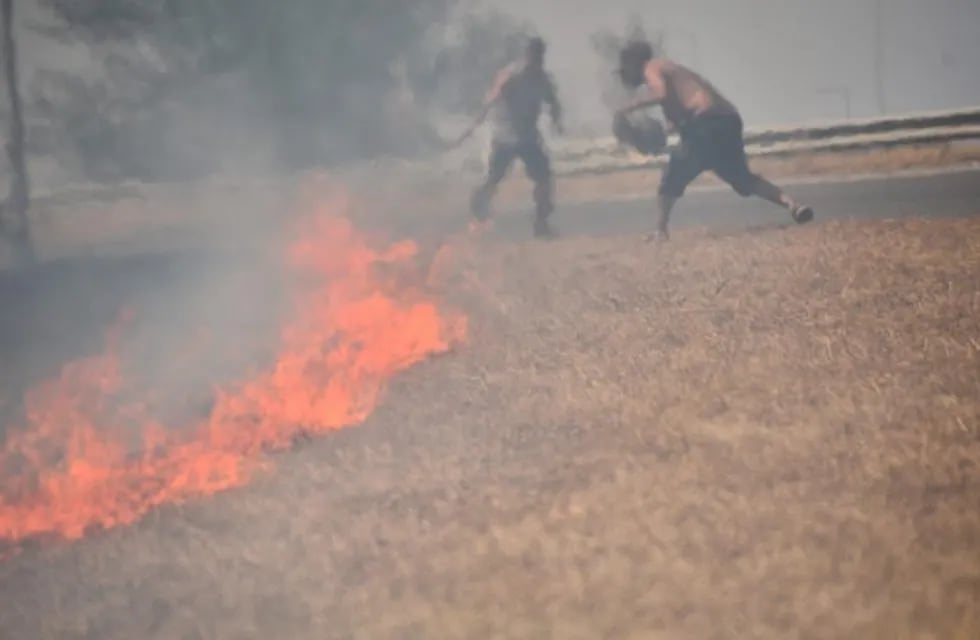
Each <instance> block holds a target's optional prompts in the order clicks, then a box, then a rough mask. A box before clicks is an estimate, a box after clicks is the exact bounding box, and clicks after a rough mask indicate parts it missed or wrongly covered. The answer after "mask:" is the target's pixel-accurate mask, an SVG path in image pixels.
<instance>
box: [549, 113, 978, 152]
mask: <svg viewBox="0 0 980 640" xmlns="http://www.w3.org/2000/svg"><path fill="white" fill-rule="evenodd" d="M974 125H980V108H976V107H974V108H970V109H956V110H951V111H930V112H923V113H915V114H905V115H901V116H886V117H878V118H864V119H853V120H840V121H831V122H827V123H823V124H817V123H814V124H809V125H789V126H784V127H753V128H748V129H746V131H745V144H746V147H753V148H762V147H765V146H769V145H777V144H780V143H786V142H792V141H800V142H802V141H807V140H828V139H832V138H845V137H851V136H863V135H869V134H885V133H899V132H909V133H910V134H911V133H912V132H916V131H922V130H930V129H934V130H940V129H942V130H952V128H955V127H969V126H974ZM619 146H620V145H619V144H618V143H617V142H616V140H615V139H614V138H612V136H606V137H602V138H595V139H590V140H585V139H583V140H571V141H567V142H565V141H560V142H556V144H554V145H553V147H552V152H553V154H554V157H555V159H556V160H560V161H570V160H573V159H575V158H579V157H584V156H588V155H596V154H608V153H611V152H615V151H616V150H617V149H619Z"/></svg>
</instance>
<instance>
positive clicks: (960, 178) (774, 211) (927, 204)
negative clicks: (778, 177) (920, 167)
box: [496, 169, 980, 236]
mask: <svg viewBox="0 0 980 640" xmlns="http://www.w3.org/2000/svg"><path fill="white" fill-rule="evenodd" d="M784 186H785V189H786V191H787V192H788V193H790V194H791V195H792V196H793V197H794V198H796V199H797V200H799V201H801V202H805V203H807V204H809V205H810V206H812V207H813V208H814V210H815V212H816V214H817V221H818V222H819V221H820V220H828V219H844V218H861V219H872V218H879V219H884V218H899V217H907V216H923V217H963V216H970V215H975V214H980V169H971V170H968V171H956V172H948V173H937V174H921V175H907V174H906V175H901V174H900V175H895V176H891V177H873V178H867V179H852V180H836V181H835V180H828V181H826V182H819V183H816V182H809V183H796V184H794V183H793V182H787V183H785V185H784ZM559 196H560V194H559ZM653 196H654V194H651V197H650V198H647V199H641V200H622V201H615V202H595V203H587V204H577V203H576V204H567V205H562V204H561V203H560V202H559V209H558V210H557V211H556V213H555V217H554V221H555V224H556V225H557V226H558V228H559V230H560V231H561V233H562V235H564V236H569V235H572V236H577V235H611V234H625V233H638V232H645V231H649V230H651V229H652V227H653V224H654V221H655V219H656V203H655V200H654V197H653ZM529 206H530V205H529ZM528 210H529V209H528ZM528 210H525V211H524V212H516V214H515V213H508V214H505V215H501V216H500V217H499V218H498V221H497V225H496V228H497V231H498V233H501V234H503V235H508V236H510V235H527V234H528V233H529V218H528V216H529V215H530V214H529V213H528V212H527V211H528ZM788 221H789V218H788V216H787V215H786V214H785V213H784V212H783V211H782V210H781V209H780V208H779V207H776V206H774V205H771V204H769V203H767V202H765V201H762V200H759V199H757V198H742V197H740V196H738V195H737V194H736V193H734V192H733V191H731V190H728V189H702V190H691V191H689V192H688V194H687V195H686V196H685V197H684V198H683V199H682V200H681V201H680V202H679V203H678V204H677V207H676V208H675V209H674V214H673V216H672V221H671V228H672V229H675V230H676V229H680V228H683V227H690V226H702V225H703V226H712V227H725V228H731V227H756V226H770V225H778V224H784V223H787V222H788Z"/></svg>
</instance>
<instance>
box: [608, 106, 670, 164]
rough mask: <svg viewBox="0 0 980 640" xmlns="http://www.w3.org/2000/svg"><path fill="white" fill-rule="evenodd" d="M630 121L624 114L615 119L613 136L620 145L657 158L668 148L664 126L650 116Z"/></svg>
mask: <svg viewBox="0 0 980 640" xmlns="http://www.w3.org/2000/svg"><path fill="white" fill-rule="evenodd" d="M633 118H634V119H632V120H631V119H630V116H627V115H626V114H623V113H617V114H616V116H615V117H614V118H613V135H614V136H615V137H616V140H618V141H619V142H620V143H622V144H625V145H628V146H630V147H633V148H634V149H636V150H637V151H639V152H640V153H642V154H644V155H648V156H655V155H657V154H659V153H660V152H661V151H663V150H664V149H665V148H666V147H667V132H666V130H665V129H664V125H663V124H662V123H661V122H660V121H659V120H657V119H656V118H652V117H650V116H642V117H640V118H637V117H636V116H633Z"/></svg>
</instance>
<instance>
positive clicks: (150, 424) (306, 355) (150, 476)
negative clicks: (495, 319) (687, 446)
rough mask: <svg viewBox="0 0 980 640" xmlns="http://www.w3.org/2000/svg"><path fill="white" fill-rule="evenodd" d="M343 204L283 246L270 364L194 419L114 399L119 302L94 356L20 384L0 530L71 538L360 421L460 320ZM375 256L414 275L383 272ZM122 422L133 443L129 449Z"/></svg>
mask: <svg viewBox="0 0 980 640" xmlns="http://www.w3.org/2000/svg"><path fill="white" fill-rule="evenodd" d="M346 204H347V203H346V200H345V199H344V198H343V197H342V196H341V197H340V198H335V199H334V200H333V201H331V202H328V203H327V204H326V205H320V206H318V207H317V210H316V211H314V213H313V215H312V216H309V217H307V218H306V219H305V226H304V228H303V229H302V237H301V240H300V241H299V242H297V243H296V244H295V245H294V246H293V248H292V251H291V252H290V260H289V263H290V268H291V269H292V270H293V272H294V273H295V274H296V275H299V276H301V278H297V280H298V281H300V282H302V284H301V285H298V291H297V294H298V295H297V296H296V300H297V302H296V310H295V313H294V315H293V318H292V320H291V321H290V322H289V323H287V324H286V326H285V327H284V329H283V330H282V333H281V339H280V341H281V345H280V350H279V355H278V357H277V358H276V361H275V363H274V364H273V365H272V366H271V367H270V368H269V369H268V370H267V371H265V372H264V373H262V374H261V375H258V376H256V377H254V378H253V379H251V380H249V381H247V382H245V383H243V384H241V385H239V386H236V387H234V388H226V389H223V390H219V391H218V392H216V398H215V403H214V405H213V409H212V410H211V412H210V414H209V415H208V417H207V418H206V419H205V420H202V421H201V422H200V423H198V424H194V425H189V428H182V429H167V428H164V426H163V425H160V424H157V423H155V422H154V421H153V420H152V419H151V418H149V417H148V416H149V412H148V411H147V410H146V408H145V403H140V402H132V401H130V402H122V401H120V400H119V399H118V397H117V396H118V393H117V392H118V391H119V390H120V388H121V385H122V374H121V366H120V357H119V343H120V339H121V337H122V335H123V334H124V333H125V329H126V328H127V323H128V321H129V320H130V319H131V317H132V314H129V313H127V314H124V315H123V317H122V321H121V322H120V323H119V324H118V326H115V327H113V328H112V329H111V330H110V331H109V332H108V335H107V339H106V349H105V352H104V353H102V354H100V355H96V356H92V357H89V358H85V359H82V360H79V361H77V362H73V363H70V364H68V365H66V366H65V367H64V368H63V370H62V371H61V374H60V375H59V376H58V377H57V378H55V379H53V380H50V381H47V382H45V383H43V384H40V385H38V386H37V387H35V388H34V389H32V390H31V391H30V392H28V394H27V396H26V398H25V416H26V423H27V424H26V425H25V426H24V427H22V428H17V429H12V430H9V435H8V437H7V440H6V442H5V443H4V446H3V448H2V449H0V479H2V480H3V481H4V486H5V489H4V492H3V495H0V541H6V542H7V543H8V544H17V543H19V542H21V541H24V540H26V539H29V538H34V537H37V536H43V535H52V536H58V537H61V538H65V539H77V538H79V537H81V536H83V535H84V534H85V533H86V531H88V530H89V529H91V528H93V527H96V528H97V527H103V528H108V527H113V526H118V525H125V524H129V523H132V522H134V521H136V520H137V519H139V518H140V517H141V516H143V515H144V514H145V513H146V512H147V511H149V510H150V509H152V508H154V507H156V506H158V505H161V504H164V503H173V502H180V501H183V500H186V499H188V498H190V497H193V496H198V495H205V494H211V493H214V492H217V491H222V490H225V489H229V488H231V487H236V486H239V485H241V484H243V483H244V482H246V481H247V479H248V478H249V475H250V473H251V472H252V471H254V470H255V469H256V468H257V466H258V465H259V464H260V460H261V458H260V456H261V454H262V453H263V452H265V451H269V450H274V449H279V448H283V447H286V446H288V445H290V444H291V443H292V442H293V440H294V439H295V438H296V437H297V436H298V435H300V434H312V433H324V432H328V431H331V430H336V429H341V428H344V427H347V426H350V425H355V424H358V423H360V422H362V421H363V420H364V419H365V418H366V417H367V416H368V415H369V414H370V413H371V411H372V410H373V409H374V407H375V406H376V404H377V403H378V400H379V396H380V394H381V393H382V391H383V388H384V386H385V383H386V381H388V380H389V379H390V378H391V377H392V376H393V375H394V374H396V373H397V372H399V371H401V370H404V369H406V368H408V367H410V366H412V365H413V364H415V363H418V362H420V361H421V360H423V359H425V358H426V357H428V356H430V355H433V354H437V353H441V352H445V351H447V350H449V349H450V348H451V347H452V346H453V345H454V344H455V343H457V342H458V341H461V340H462V339H463V338H464V337H465V333H466V321H465V318H464V317H462V316H458V315H453V314H442V313H440V311H439V309H438V308H437V306H436V304H435V302H434V300H433V299H432V295H431V293H430V292H429V291H428V290H427V288H426V287H425V285H424V282H425V279H426V274H420V273H417V269H418V267H417V265H415V263H414V262H413V259H414V257H415V252H416V247H415V246H414V244H412V243H407V242H406V243H400V244H396V245H394V246H392V247H389V248H388V249H387V250H385V251H382V252H378V251H375V250H373V249H372V248H371V247H370V246H368V244H367V243H366V242H365V240H364V239H363V238H362V237H361V236H359V235H358V234H357V233H356V232H355V230H354V228H353V227H352V225H351V223H350V222H349V221H348V220H347V219H346V218H344V217H341V216H340V215H337V212H338V211H339V212H340V213H343V212H344V211H345V207H346ZM385 266H388V267H389V268H390V269H389V270H391V269H394V270H401V271H403V272H404V271H407V272H409V273H410V274H411V275H412V279H413V280H414V281H415V282H417V283H418V284H413V283H412V282H406V281H405V279H404V278H402V279H401V280H399V281H397V282H396V281H392V280H391V279H386V278H385V277H384V275H383V274H379V271H384V269H383V267H385ZM379 267H381V269H379ZM413 270H414V271H413ZM134 431H138V432H139V433H140V436H141V442H142V445H141V446H140V447H139V448H138V449H136V450H135V451H134V448H133V446H132V442H131V440H132V434H133V432H134Z"/></svg>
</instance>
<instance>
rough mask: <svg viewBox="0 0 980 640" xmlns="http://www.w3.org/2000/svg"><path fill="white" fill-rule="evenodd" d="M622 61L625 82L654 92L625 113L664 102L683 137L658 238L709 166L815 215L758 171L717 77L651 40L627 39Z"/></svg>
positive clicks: (745, 188)
mask: <svg viewBox="0 0 980 640" xmlns="http://www.w3.org/2000/svg"><path fill="white" fill-rule="evenodd" d="M619 64H620V66H619V70H618V71H619V76H620V78H621V79H622V81H623V84H625V85H626V86H627V87H629V88H631V89H638V88H639V87H641V86H643V85H646V88H647V90H648V93H649V95H648V96H641V97H639V98H637V99H636V100H634V101H632V102H631V103H629V104H628V105H627V106H625V107H623V108H622V109H620V110H619V113H621V114H623V115H625V114H628V113H631V112H633V111H636V110H638V109H644V108H647V107H650V106H654V105H660V106H661V107H662V108H663V111H664V116H665V117H666V118H667V122H668V124H669V125H670V126H671V127H672V128H674V129H675V130H676V131H678V133H679V134H680V137H681V144H680V146H679V147H677V148H676V149H674V150H673V151H672V152H671V154H670V162H669V164H668V166H667V169H666V170H665V171H664V174H663V178H662V179H661V182H660V193H659V201H660V220H659V222H658V224H657V233H656V235H655V237H656V238H658V239H661V240H666V239H667V238H668V231H667V227H668V225H669V223H670V212H671V210H672V209H673V208H674V205H675V204H676V203H677V200H678V199H680V197H681V196H683V195H684V191H685V190H686V189H687V186H688V185H689V184H690V183H691V182H692V181H694V179H695V178H697V177H698V176H699V175H700V174H701V172H703V171H706V170H710V171H713V172H714V173H715V174H716V175H717V176H718V177H719V178H721V179H722V180H724V181H725V182H727V183H728V184H729V185H731V186H732V188H734V189H735V191H736V192H737V193H738V194H739V195H742V196H758V197H760V198H763V199H765V200H768V201H769V202H772V203H774V204H778V205H779V206H781V207H783V208H785V209H786V210H787V211H789V213H790V215H791V216H792V217H793V220H795V221H796V222H797V223H799V224H804V223H806V222H809V221H810V220H812V219H813V210H812V209H811V208H810V207H807V206H805V205H801V204H799V203H797V202H795V201H794V200H793V199H792V198H790V197H789V196H787V195H786V194H785V193H783V192H782V190H781V189H780V188H779V187H777V186H776V185H774V184H772V183H771V182H769V181H768V180H766V179H765V178H763V177H762V176H760V175H758V174H755V173H752V171H751V170H750V169H749V165H748V160H747V159H746V157H745V143H744V140H743V138H742V118H741V116H740V115H739V113H738V110H737V109H736V108H735V106H734V105H732V103H731V102H729V101H728V100H727V99H725V97H724V96H722V95H721V94H720V93H719V92H718V90H717V89H715V88H714V87H713V86H712V85H711V83H709V82H708V81H707V80H705V79H704V78H702V77H701V76H699V75H698V74H696V73H695V72H693V71H691V70H690V69H687V68H685V67H683V66H681V65H679V64H677V63H676V62H673V61H672V60H668V59H667V58H663V57H655V56H654V54H653V48H652V47H651V46H650V44H649V43H647V42H642V41H638V42H631V43H629V44H627V45H626V46H625V47H624V48H623V49H622V51H621V52H620V61H619Z"/></svg>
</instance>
